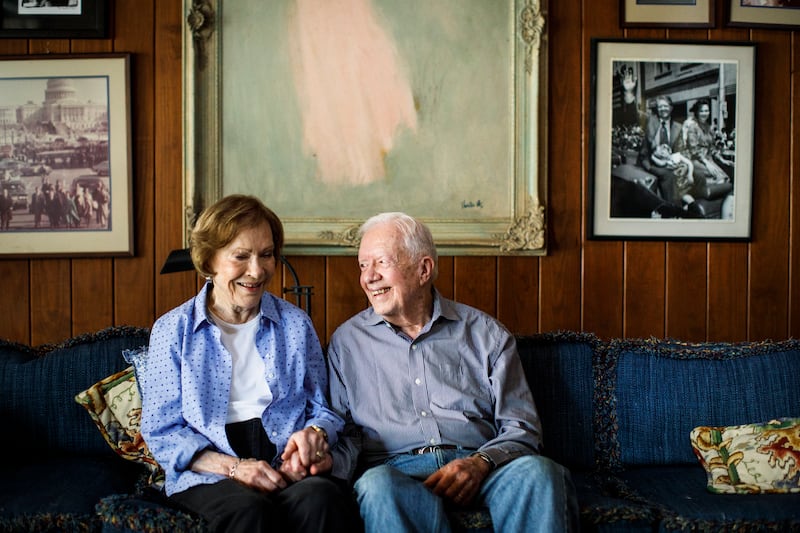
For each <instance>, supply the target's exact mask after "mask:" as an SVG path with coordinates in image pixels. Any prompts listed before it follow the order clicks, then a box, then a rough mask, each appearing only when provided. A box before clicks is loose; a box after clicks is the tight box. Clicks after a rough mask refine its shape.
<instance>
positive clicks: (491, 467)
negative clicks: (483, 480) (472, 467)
mask: <svg viewBox="0 0 800 533" xmlns="http://www.w3.org/2000/svg"><path fill="white" fill-rule="evenodd" d="M476 455H477V456H478V457H480V458H481V459H483V460H484V461H486V463H487V464H488V465H489V472H491V471H492V470H494V469H495V468H496V465H495V464H494V461H492V458H491V457H489V454H488V453H486V452H475V453H473V454H470V457H475V456H476Z"/></svg>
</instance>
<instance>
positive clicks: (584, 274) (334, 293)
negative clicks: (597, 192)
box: [0, 0, 800, 344]
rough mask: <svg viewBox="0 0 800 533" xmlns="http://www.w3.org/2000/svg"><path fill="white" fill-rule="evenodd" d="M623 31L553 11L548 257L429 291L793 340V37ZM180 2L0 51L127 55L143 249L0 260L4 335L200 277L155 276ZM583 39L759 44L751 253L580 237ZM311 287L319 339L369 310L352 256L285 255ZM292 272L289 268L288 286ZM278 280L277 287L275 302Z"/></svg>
mask: <svg viewBox="0 0 800 533" xmlns="http://www.w3.org/2000/svg"><path fill="white" fill-rule="evenodd" d="M718 3H719V6H718V9H717V21H716V22H717V28H716V29H713V30H710V31H707V30H686V29H668V30H664V29H653V30H651V29H636V30H624V31H623V30H622V29H621V28H620V26H619V0H576V1H569V2H566V1H552V2H550V5H549V13H548V14H547V29H548V40H549V45H548V46H549V68H550V72H549V78H548V84H549V87H548V91H547V92H548V94H549V102H548V123H549V128H548V129H549V136H548V143H547V146H548V148H547V150H548V153H547V159H548V164H549V171H548V191H549V192H548V195H549V202H548V208H547V210H548V217H547V220H548V225H549V227H548V243H549V244H548V248H549V252H548V255H547V256H546V257H541V258H534V257H444V258H442V264H441V275H440V279H439V282H438V286H439V289H440V290H441V291H442V292H443V293H444V294H445V295H447V296H450V297H454V298H455V299H457V300H460V301H462V302H466V303H469V304H472V305H475V306H477V307H479V308H481V309H484V310H486V311H487V312H489V313H491V314H493V315H496V316H497V317H499V318H500V319H501V320H502V321H503V322H505V323H506V324H507V325H508V327H509V328H510V329H511V330H512V331H514V332H517V333H536V332H543V331H554V330H561V329H569V330H583V331H591V332H594V333H596V334H598V335H599V336H601V337H604V338H609V337H620V336H625V337H645V336H656V337H665V336H666V337H672V338H678V339H682V340H687V341H698V340H726V341H738V340H760V339H767V338H772V339H780V338H786V337H789V336H795V337H796V336H798V335H800V298H798V297H797V296H798V282H800V262H799V261H798V259H797V257H798V255H800V120H798V113H800V44H799V43H798V40H799V39H800V32H789V31H779V30H771V29H752V30H751V29H741V28H737V29H731V28H727V27H725V25H724V20H723V15H724V10H723V9H722V2H721V1H720V2H718ZM180 4H181V3H180V0H160V1H158V2H156V0H116V1H115V2H114V9H113V22H112V24H113V36H112V38H109V39H104V40H44V39H42V40H30V41H26V40H8V39H0V54H1V55H19V54H45V53H75V54H79V53H88V52H112V51H113V52H129V53H131V54H132V55H133V62H132V90H131V94H132V98H133V101H132V113H133V115H132V116H133V135H132V139H133V158H134V159H133V169H134V183H133V185H134V196H135V207H134V216H135V231H136V235H135V239H136V254H135V257H131V258H115V259H105V258H100V259H95V258H92V259H86V258H81V259H39V258H36V259H29V260H25V259H14V260H8V259H0V280H2V281H3V288H2V290H0V308H2V309H3V313H2V317H0V338H7V339H11V340H14V341H18V342H23V343H31V344H40V343H47V342H57V341H59V340H63V339H65V338H68V337H70V336H73V335H77V334H80V333H85V332H90V331H95V330H99V329H102V328H104V327H107V326H111V325H122V324H130V325H137V326H147V327H149V326H150V325H151V324H152V322H153V321H154V320H155V318H156V317H158V316H159V315H161V314H162V313H164V312H165V311H167V310H169V309H170V308H172V307H174V306H175V305H177V304H179V303H180V302H182V301H184V300H186V299H187V298H189V297H190V296H191V295H193V294H194V292H195V291H196V289H197V286H198V280H197V277H196V276H195V275H194V274H192V273H179V274H168V275H159V273H158V272H159V269H160V267H161V264H162V263H163V261H164V259H165V258H166V256H167V254H168V253H169V251H170V250H172V249H174V248H179V247H181V245H182V242H181V217H182V207H181V204H182V200H181V194H182V193H181V183H182V177H181V173H182V170H181V169H182V132H181V93H182V90H181V27H182V24H183V14H182V8H181V5H180ZM593 37H625V38H637V39H638V38H658V39H668V40H682V39H692V40H714V41H753V42H756V43H758V59H757V72H756V84H755V85H756V91H757V105H756V131H755V159H754V161H755V174H754V194H753V206H754V211H753V239H752V242H750V243H702V242H698V243H685V242H669V243H667V242H598V241H587V240H586V238H585V228H586V214H585V213H586V206H587V201H588V200H587V199H588V195H587V186H588V178H587V173H588V167H587V161H588V151H589V145H590V139H589V138H588V134H587V132H588V131H589V128H588V126H589V123H590V117H589V108H590V89H589V79H590V74H591V66H590V43H591V39H592V38H593ZM290 260H291V261H292V264H293V265H294V266H295V268H296V270H297V271H298V273H299V275H300V279H301V282H302V283H303V284H310V285H313V286H314V296H313V300H312V308H313V313H312V315H313V319H314V322H315V324H316V326H317V328H318V331H319V334H320V337H321V338H322V340H323V342H326V341H327V339H328V337H329V336H330V334H331V333H332V332H333V330H334V329H335V328H336V326H337V325H338V324H339V323H340V322H342V321H343V320H345V319H346V318H347V317H349V316H350V315H351V314H353V313H355V312H356V311H358V310H360V309H362V308H363V307H364V306H365V305H366V300H365V297H364V296H363V294H362V293H361V290H360V288H359V286H358V281H357V269H356V265H355V260H354V258H353V257H338V256H331V257H322V256H319V257H310V256H303V257H290ZM285 275H286V273H282V276H285ZM281 282H282V280H276V282H275V283H274V284H273V290H275V291H279V290H280V286H281V285H280V283H281Z"/></svg>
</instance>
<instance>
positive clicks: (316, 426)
mask: <svg viewBox="0 0 800 533" xmlns="http://www.w3.org/2000/svg"><path fill="white" fill-rule="evenodd" d="M308 427H310V428H311V429H313V430H314V431H316V432H317V433H319V434H321V435H322V438H323V439H325V442H328V432H327V431H325V430H324V429H322V428H321V427H319V426H318V425H316V424H311V425H310V426H308Z"/></svg>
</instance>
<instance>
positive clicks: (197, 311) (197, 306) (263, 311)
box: [192, 281, 280, 331]
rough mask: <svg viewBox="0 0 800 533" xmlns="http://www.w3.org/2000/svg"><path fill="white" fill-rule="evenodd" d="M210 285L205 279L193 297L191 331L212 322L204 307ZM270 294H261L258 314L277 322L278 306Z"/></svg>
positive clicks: (262, 317) (263, 318) (262, 318)
mask: <svg viewBox="0 0 800 533" xmlns="http://www.w3.org/2000/svg"><path fill="white" fill-rule="evenodd" d="M211 287H212V283H211V281H206V283H205V285H203V288H202V289H200V292H199V293H198V294H197V297H196V298H195V299H194V324H192V329H193V331H197V330H198V329H200V327H201V326H203V324H212V323H213V321H212V320H211V318H210V317H209V314H208V307H206V301H207V299H208V291H209V290H210V289H211ZM271 296H272V295H271V294H270V293H268V292H264V294H263V295H262V296H261V305H260V308H259V316H260V318H261V320H262V321H263V320H265V319H266V320H270V321H272V322H275V323H278V322H279V320H280V317H279V313H278V307H277V305H275V299H274V298H272V297H271Z"/></svg>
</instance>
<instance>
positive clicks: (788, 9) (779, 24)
mask: <svg viewBox="0 0 800 533" xmlns="http://www.w3.org/2000/svg"><path fill="white" fill-rule="evenodd" d="M726 2H727V8H728V10H727V11H728V17H727V21H728V25H729V26H742V27H775V28H776V29H789V30H796V29H800V0H726Z"/></svg>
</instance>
